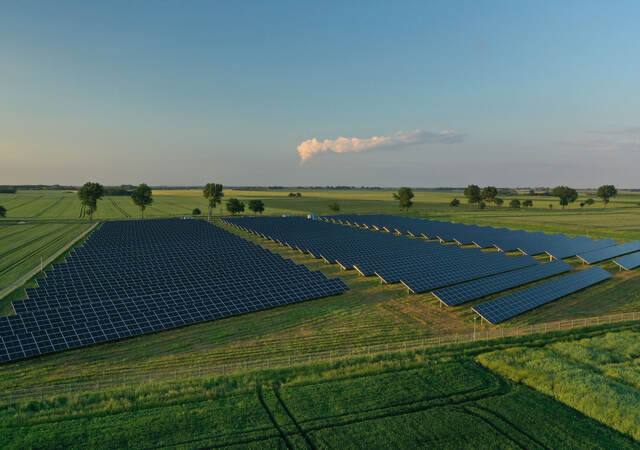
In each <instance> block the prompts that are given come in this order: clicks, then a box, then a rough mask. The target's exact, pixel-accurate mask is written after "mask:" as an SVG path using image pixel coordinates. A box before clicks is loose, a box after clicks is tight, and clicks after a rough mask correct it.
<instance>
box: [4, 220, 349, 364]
mask: <svg viewBox="0 0 640 450" xmlns="http://www.w3.org/2000/svg"><path fill="white" fill-rule="evenodd" d="M45 275H46V276H45V277H44V278H41V279H39V280H38V287H36V288H29V289H27V299H25V300H20V301H14V302H13V308H14V310H15V311H16V313H17V314H16V315H14V316H9V317H0V361H8V360H13V359H19V358H25V357H30V356H36V355H40V354H44V353H50V352H53V351H58V350H63V349H70V348H77V347H81V346H84V345H90V344H94V343H98V342H104V341H108V340H114V339H121V338H124V337H129V336H134V335H139V334H144V333H150V332H154V331H159V330H164V329H167V328H173V327H178V326H182V325H187V324H192V323H197V322H202V321H205V320H211V319H217V318H221V317H227V316H231V315H236V314H242V313H245V312H250V311H257V310H260V309H265V308H271V307H275V306H279V305H285V304H289V303H294V302H300V301H304V300H309V299H312V298H318V297H324V296H327V295H333V294H338V293H341V292H344V291H345V290H347V289H348V287H347V286H346V285H345V284H344V283H343V282H342V281H341V280H340V279H328V278H327V277H326V276H325V275H324V274H322V273H321V272H317V271H311V270H309V269H308V268H307V267H306V266H302V265H296V264H295V263H293V261H291V260H290V259H284V258H282V257H281V256H279V255H277V254H274V253H271V252H269V251H268V250H266V249H263V248H262V247H260V246H258V245H256V244H254V243H252V242H249V241H247V240H245V239H242V238H241V237H239V236H237V235H235V234H233V233H229V232H228V231H226V230H223V229H222V228H219V227H216V226H214V225H212V224H209V223H207V222H204V221H201V220H190V221H185V220H179V219H162V220H146V221H121V222H106V223H104V224H103V225H102V226H101V227H100V228H99V229H98V230H96V231H95V232H94V233H92V235H91V237H90V238H89V239H88V240H87V241H86V242H85V243H84V245H83V246H81V247H78V248H76V249H74V250H73V251H72V252H71V254H70V256H69V257H68V258H67V259H66V261H64V262H62V263H59V264H56V265H54V267H53V269H52V270H48V271H46V272H45Z"/></svg>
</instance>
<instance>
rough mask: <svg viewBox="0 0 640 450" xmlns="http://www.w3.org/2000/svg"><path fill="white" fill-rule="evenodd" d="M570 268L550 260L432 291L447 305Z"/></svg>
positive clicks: (529, 281)
mask: <svg viewBox="0 0 640 450" xmlns="http://www.w3.org/2000/svg"><path fill="white" fill-rule="evenodd" d="M570 270H571V266H570V265H569V264H567V263H566V262H564V261H552V262H549V263H546V264H540V265H537V266H531V267H527V268H525V269H520V270H514V271H512V272H507V273H501V274H498V275H493V276H490V277H486V278H480V279H479V280H473V281H468V282H466V283H460V284H456V285H454V286H449V287H446V288H443V289H438V290H435V291H433V295H435V296H436V297H437V298H438V299H439V300H440V301H442V302H443V303H444V304H445V305H447V306H456V305H461V304H462V303H466V302H469V301H471V300H476V299H478V298H481V297H485V296H487V295H491V294H495V293H496V292H501V291H506V290H507V289H512V288H516V287H518V286H522V285H525V284H527V283H532V282H534V281H538V280H542V279H545V278H549V277H552V276H554V275H559V274H561V273H564V272H568V271H570Z"/></svg>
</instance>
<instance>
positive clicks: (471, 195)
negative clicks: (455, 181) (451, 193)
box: [464, 184, 482, 205]
mask: <svg viewBox="0 0 640 450" xmlns="http://www.w3.org/2000/svg"><path fill="white" fill-rule="evenodd" d="M464 196H465V197H467V201H468V202H469V204H471V205H473V204H478V205H480V202H481V201H482V192H481V191H480V188H479V187H478V185H477V184H470V185H469V186H467V187H466V188H465V190H464Z"/></svg>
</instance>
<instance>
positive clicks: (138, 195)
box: [131, 183, 153, 219]
mask: <svg viewBox="0 0 640 450" xmlns="http://www.w3.org/2000/svg"><path fill="white" fill-rule="evenodd" d="M151 194H152V192H151V188H150V187H149V186H147V184H146V183H142V184H141V185H139V186H138V187H137V188H136V189H135V190H134V191H133V192H132V193H131V199H132V200H133V203H135V204H136V205H137V206H138V208H140V216H141V217H142V218H143V219H144V210H145V209H147V206H149V205H150V204H152V203H153V197H151Z"/></svg>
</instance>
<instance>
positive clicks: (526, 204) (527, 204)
mask: <svg viewBox="0 0 640 450" xmlns="http://www.w3.org/2000/svg"><path fill="white" fill-rule="evenodd" d="M522 206H523V207H524V208H531V207H532V206H533V200H525V201H523V202H522Z"/></svg>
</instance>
